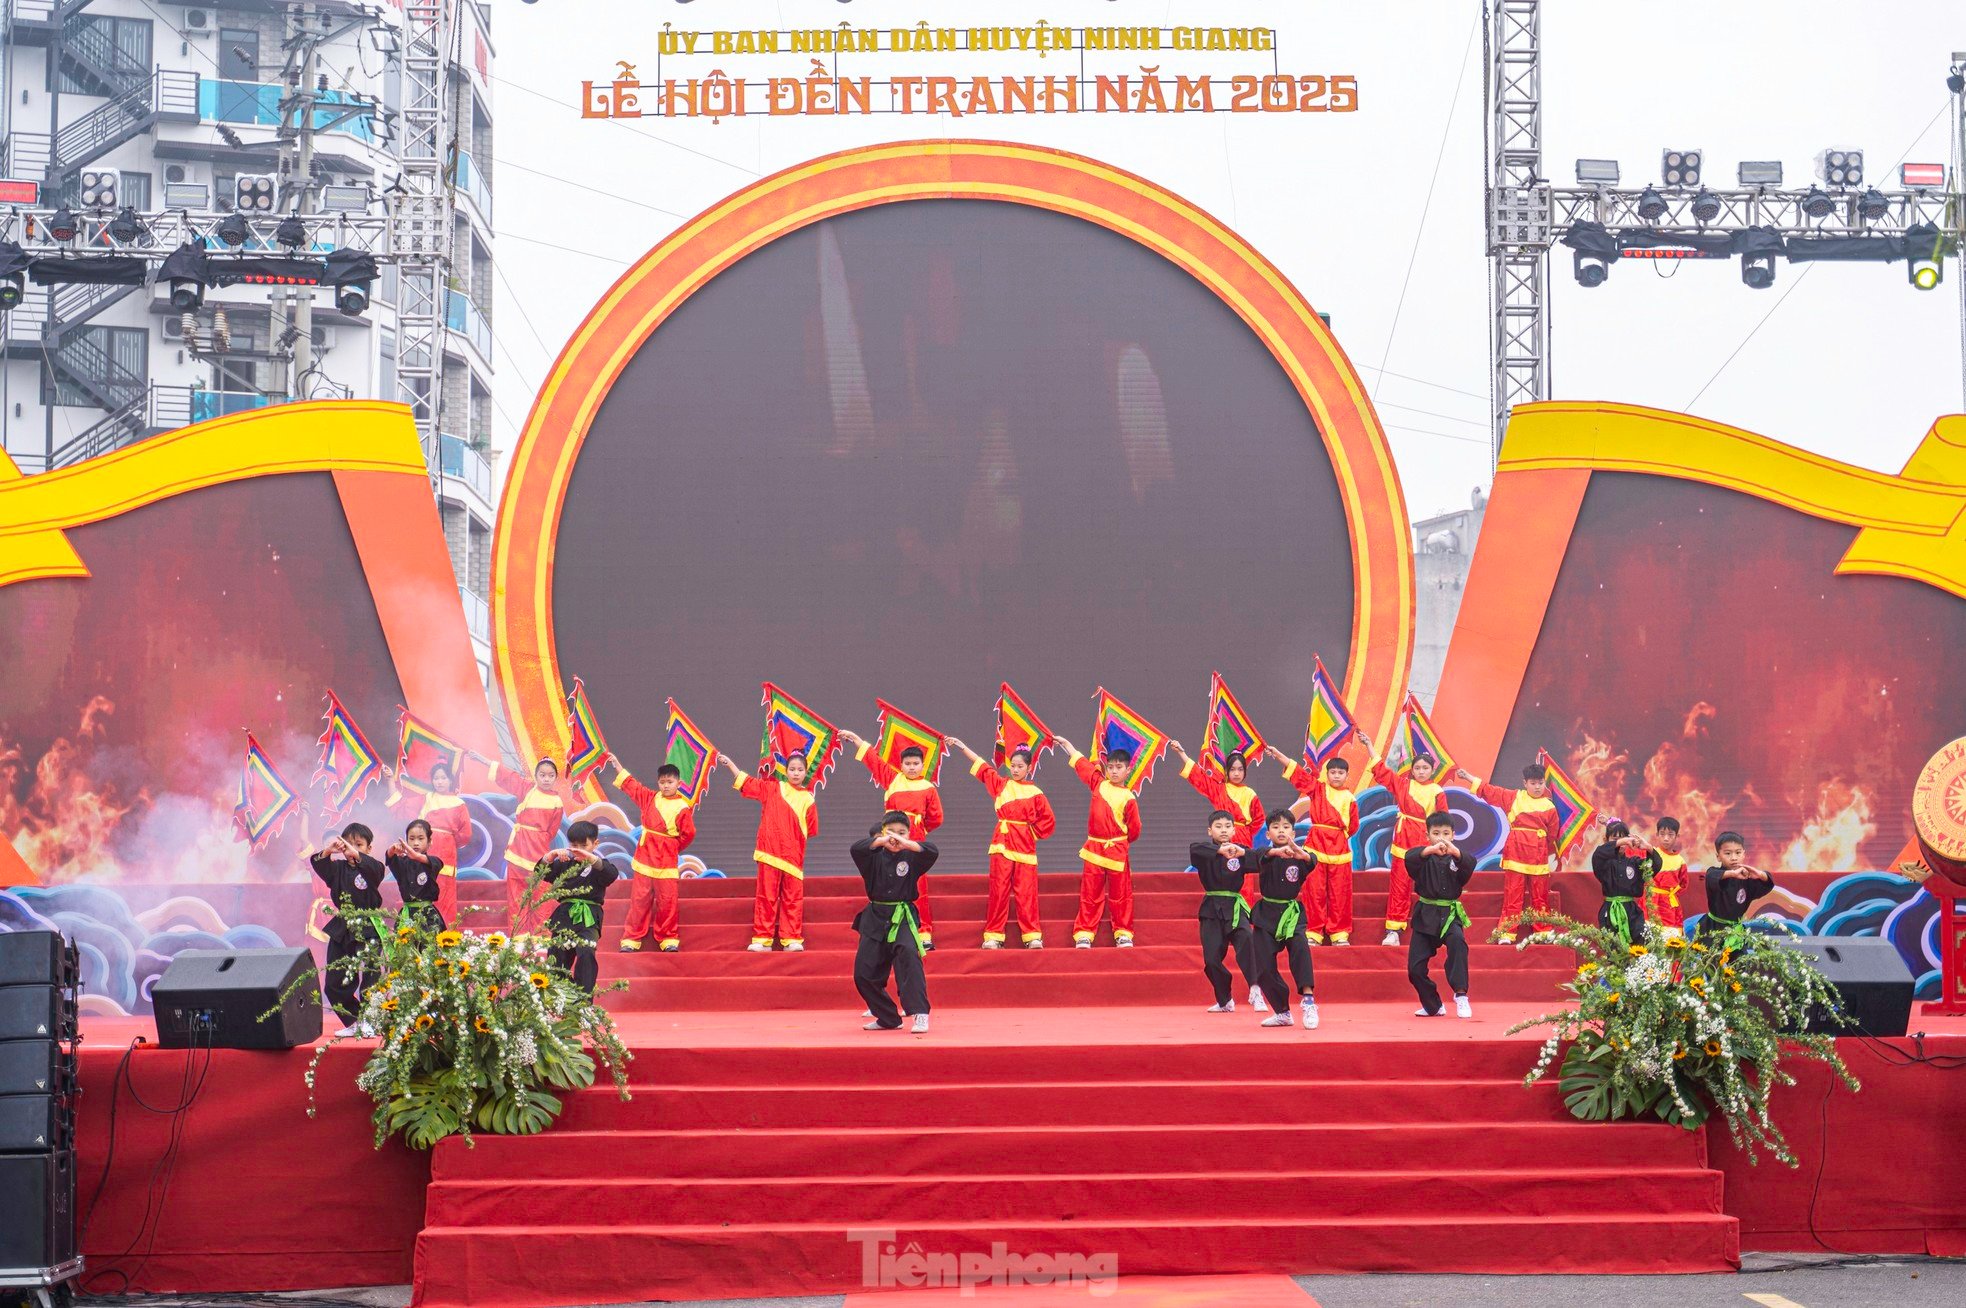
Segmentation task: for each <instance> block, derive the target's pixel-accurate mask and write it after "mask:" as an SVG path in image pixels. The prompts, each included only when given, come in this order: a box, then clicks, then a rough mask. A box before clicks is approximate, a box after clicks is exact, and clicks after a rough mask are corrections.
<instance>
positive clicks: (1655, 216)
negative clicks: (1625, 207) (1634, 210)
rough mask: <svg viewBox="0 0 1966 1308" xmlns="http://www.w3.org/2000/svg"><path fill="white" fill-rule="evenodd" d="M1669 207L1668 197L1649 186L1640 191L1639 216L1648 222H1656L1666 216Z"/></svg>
mask: <svg viewBox="0 0 1966 1308" xmlns="http://www.w3.org/2000/svg"><path fill="white" fill-rule="evenodd" d="M1669 207H1670V206H1669V205H1667V204H1666V197H1665V196H1663V195H1660V194H1659V193H1658V192H1657V191H1655V190H1653V189H1652V188H1651V187H1649V186H1648V187H1646V188H1645V189H1644V190H1643V191H1640V192H1639V193H1638V216H1639V217H1640V218H1643V219H1644V220H1645V221H1646V222H1648V223H1656V222H1658V221H1659V220H1660V219H1661V218H1663V217H1665V216H1666V210H1667V209H1668V208H1669Z"/></svg>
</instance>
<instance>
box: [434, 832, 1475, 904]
mask: <svg viewBox="0 0 1966 1308" xmlns="http://www.w3.org/2000/svg"><path fill="white" fill-rule="evenodd" d="M1074 847H1075V848H1076V846H1074ZM747 866H748V865H747ZM622 870H623V871H624V872H625V871H627V869H626V868H625V867H624V868H623V869H622ZM1081 875H1082V874H1081V873H1080V871H1079V869H1078V866H1077V864H1076V863H1074V864H1073V866H1072V870H1071V871H1069V872H1060V871H1048V872H1040V873H1038V894H1039V896H1040V897H1042V896H1045V895H1068V896H1071V897H1072V898H1073V899H1074V900H1076V899H1077V897H1078V893H1079V879H1080V876H1081ZM1502 875H1503V874H1502V873H1501V872H1498V871H1487V872H1477V873H1475V880H1474V882H1473V883H1472V884H1471V885H1470V886H1469V891H1470V893H1473V894H1496V895H1499V894H1500V893H1501V891H1502ZM1391 876H1392V874H1391V873H1390V872H1387V871H1386V870H1384V869H1383V868H1382V869H1380V870H1378V871H1368V870H1364V869H1359V870H1355V871H1354V872H1353V873H1352V893H1353V894H1354V895H1355V896H1356V895H1383V894H1385V893H1386V883H1387V881H1388V880H1389V879H1390V878H1391ZM927 881H928V886H929V892H930V893H931V894H934V895H938V896H939V895H972V896H976V897H977V898H979V899H980V898H982V897H984V896H986V895H988V894H989V892H990V878H989V876H988V874H987V873H982V872H945V871H943V870H942V868H940V867H937V868H936V869H935V870H934V871H933V872H930V873H929V874H928V878H927ZM678 884H679V886H680V887H681V893H682V898H683V903H685V904H688V903H691V902H692V901H710V900H716V899H738V900H749V899H750V898H752V896H753V895H755V894H756V893H757V878H756V877H754V876H751V875H750V874H749V872H748V871H747V873H746V874H745V875H744V876H729V877H683V878H679V879H678ZM629 885H630V883H629V882H628V881H627V880H626V879H625V878H624V879H623V880H621V881H618V882H616V883H615V884H614V885H613V886H612V887H610V888H609V890H608V901H609V902H610V903H612V902H613V901H614V900H615V899H617V898H621V899H626V898H627V897H628V894H629ZM805 889H806V898H807V899H848V900H855V899H857V900H860V901H862V902H865V900H866V897H867V896H866V890H865V888H864V887H863V886H862V884H861V881H860V878H859V877H857V876H819V875H814V876H809V877H807V878H806V879H805ZM1200 892H1201V887H1200V885H1199V883H1197V882H1196V880H1195V874H1194V873H1192V872H1135V873H1134V874H1133V896H1134V898H1135V899H1139V898H1141V897H1143V896H1146V895H1162V894H1180V895H1187V896H1189V897H1190V898H1191V899H1192V898H1193V897H1195V896H1197V895H1199V894H1200ZM505 895H506V890H505V882H504V880H503V879H502V878H499V877H475V876H473V877H461V878H459V880H458V883H457V897H458V902H460V903H465V904H471V903H486V904H489V903H494V902H498V903H502V902H503V901H504V899H505Z"/></svg>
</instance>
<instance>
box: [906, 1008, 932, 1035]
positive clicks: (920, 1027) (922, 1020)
mask: <svg viewBox="0 0 1966 1308" xmlns="http://www.w3.org/2000/svg"><path fill="white" fill-rule="evenodd" d="M908 1029H909V1030H910V1031H911V1032H913V1033H914V1034H916V1035H927V1034H928V1014H927V1013H917V1014H915V1023H914V1025H913V1026H911V1027H909V1028H908Z"/></svg>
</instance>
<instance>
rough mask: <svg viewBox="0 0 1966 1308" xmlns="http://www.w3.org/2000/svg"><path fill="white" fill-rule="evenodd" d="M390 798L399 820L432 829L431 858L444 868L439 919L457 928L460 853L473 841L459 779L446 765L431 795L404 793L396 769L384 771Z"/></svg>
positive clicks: (433, 780)
mask: <svg viewBox="0 0 1966 1308" xmlns="http://www.w3.org/2000/svg"><path fill="white" fill-rule="evenodd" d="M382 776H383V779H384V780H386V781H387V782H388V783H389V796H388V798H387V799H385V800H384V801H383V802H384V803H386V804H388V805H389V808H390V811H392V812H393V813H395V814H396V815H397V816H398V817H402V818H406V819H408V820H411V821H419V820H420V821H422V822H425V823H427V824H428V825H429V827H430V857H431V858H432V859H434V860H436V861H437V862H440V863H442V864H443V867H442V869H441V870H440V871H439V872H438V873H437V916H438V917H441V918H443V919H444V925H445V926H456V925H457V851H458V850H460V849H462V848H463V847H464V846H465V845H466V844H467V843H469V842H470V840H471V813H470V810H468V809H466V808H465V807H464V801H463V800H461V799H459V798H458V797H457V778H455V777H453V776H452V775H451V770H450V768H449V767H447V766H445V765H444V764H442V763H439V764H437V765H436V766H435V767H432V768H431V769H430V793H429V794H427V795H419V794H418V793H417V792H416V791H414V790H400V789H398V788H397V785H396V769H394V768H384V769H383V770H382Z"/></svg>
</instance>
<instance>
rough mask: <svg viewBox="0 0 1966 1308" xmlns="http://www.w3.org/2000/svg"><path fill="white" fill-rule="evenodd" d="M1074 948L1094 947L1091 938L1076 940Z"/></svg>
mask: <svg viewBox="0 0 1966 1308" xmlns="http://www.w3.org/2000/svg"><path fill="white" fill-rule="evenodd" d="M1072 948H1074V949H1090V948H1092V942H1091V941H1090V940H1074V941H1073V942H1072Z"/></svg>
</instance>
